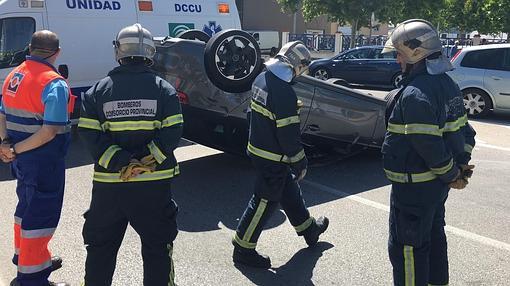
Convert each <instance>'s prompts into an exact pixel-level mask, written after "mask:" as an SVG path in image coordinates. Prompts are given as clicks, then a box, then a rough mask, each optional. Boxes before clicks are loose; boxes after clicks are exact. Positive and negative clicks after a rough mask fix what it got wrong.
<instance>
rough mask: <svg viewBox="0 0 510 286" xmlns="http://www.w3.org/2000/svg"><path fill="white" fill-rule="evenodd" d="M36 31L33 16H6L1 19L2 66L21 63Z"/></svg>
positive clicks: (7, 66)
mask: <svg viewBox="0 0 510 286" xmlns="http://www.w3.org/2000/svg"><path fill="white" fill-rule="evenodd" d="M34 32H35V21H34V19H32V18H25V17H23V18H6V19H1V20H0V68H9V67H13V66H17V65H19V64H20V63H21V62H22V61H23V60H24V57H23V56H21V57H20V55H24V53H23V51H24V50H25V48H26V47H27V46H28V44H29V42H30V38H31V36H32V34H33V33H34Z"/></svg>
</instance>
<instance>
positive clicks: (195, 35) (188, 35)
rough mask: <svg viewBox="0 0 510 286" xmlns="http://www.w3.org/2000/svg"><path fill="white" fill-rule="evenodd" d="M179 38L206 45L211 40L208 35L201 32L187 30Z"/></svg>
mask: <svg viewBox="0 0 510 286" xmlns="http://www.w3.org/2000/svg"><path fill="white" fill-rule="evenodd" d="M178 37H179V38H181V39H186V40H199V41H202V42H204V43H207V42H208V41H209V40H210V39H211V37H210V36H209V35H208V34H207V33H205V32H203V31H200V30H187V31H184V32H182V33H181V34H179V36H178Z"/></svg>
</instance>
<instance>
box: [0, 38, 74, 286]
mask: <svg viewBox="0 0 510 286" xmlns="http://www.w3.org/2000/svg"><path fill="white" fill-rule="evenodd" d="M29 54H30V56H27V57H26V61H25V62H23V63H22V64H21V65H20V66H18V67H17V68H15V69H14V70H13V71H12V72H11V73H10V74H9V75H8V76H7V78H6V79H5V82H4V85H3V88H2V95H3V96H2V104H1V106H0V113H1V114H0V137H1V138H2V145H1V148H0V149H1V152H0V153H1V159H2V160H3V161H4V162H6V163H11V170H12V174H13V175H14V177H15V178H16V179H17V180H18V185H17V187H16V193H17V195H18V204H17V206H16V211H15V214H14V246H15V251H14V257H13V259H12V261H13V263H14V264H16V265H17V270H18V273H17V277H16V278H14V279H13V280H12V281H11V283H10V285H11V286H17V285H21V286H27V285H28V286H32V285H33V286H46V285H68V284H66V283H54V282H49V281H48V277H49V275H50V274H51V272H52V271H55V270H57V269H59V268H60V267H61V266H62V260H61V259H60V258H59V257H53V258H52V257H51V254H50V251H49V250H48V243H49V241H50V240H51V238H52V236H53V234H54V233H55V230H56V228H57V225H58V222H59V220H60V214H61V211H62V202H63V197H64V181H65V164H64V157H65V155H66V153H67V148H68V145H69V139H70V133H69V131H70V121H69V113H70V111H72V108H73V101H72V96H71V94H70V90H69V87H68V85H67V83H66V81H65V79H64V78H63V77H62V76H61V75H60V74H59V73H58V72H57V70H56V69H55V67H54V64H55V61H56V59H57V57H58V56H59V54H60V46H59V39H58V36H57V35H56V34H55V33H53V32H51V31H47V30H43V31H37V32H35V33H34V34H33V35H32V39H31V41H30V45H29Z"/></svg>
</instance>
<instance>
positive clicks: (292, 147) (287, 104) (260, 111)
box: [247, 71, 307, 170]
mask: <svg viewBox="0 0 510 286" xmlns="http://www.w3.org/2000/svg"><path fill="white" fill-rule="evenodd" d="M247 152H248V155H249V156H250V157H252V158H257V159H262V160H266V161H269V162H278V163H285V164H289V165H290V166H291V167H292V168H293V169H298V170H301V169H304V168H306V163H307V161H306V155H305V152H304V150H303V146H302V144H301V132H300V120H299V114H298V108H297V96H296V93H295V92H294V89H293V88H292V86H291V84H289V83H287V82H285V81H283V80H281V79H279V78H278V77H276V76H275V75H273V74H272V73H271V72H269V71H265V72H262V73H261V74H260V75H259V76H258V77H257V78H256V79H255V81H254V83H253V86H252V99H251V117H250V136H249V142H248V149H247ZM303 165H304V166H303ZM296 167H297V168H296Z"/></svg>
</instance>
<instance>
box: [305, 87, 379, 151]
mask: <svg viewBox="0 0 510 286" xmlns="http://www.w3.org/2000/svg"><path fill="white" fill-rule="evenodd" d="M307 80H309V81H313V82H310V85H314V86H315V95H314V98H313V102H312V104H311V108H310V114H309V116H308V120H307V121H306V126H305V131H304V133H305V135H307V136H312V137H319V138H322V139H325V140H333V141H342V142H348V143H354V142H356V143H361V144H364V145H370V146H380V144H381V143H382V135H381V134H384V122H383V120H382V118H383V116H384V110H385V106H386V103H385V101H384V100H381V99H378V98H375V97H372V96H369V95H365V94H361V93H359V92H356V91H354V90H352V89H349V88H345V87H342V86H337V85H333V84H330V83H327V82H324V81H320V80H317V79H313V78H307ZM376 137H377V138H376Z"/></svg>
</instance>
